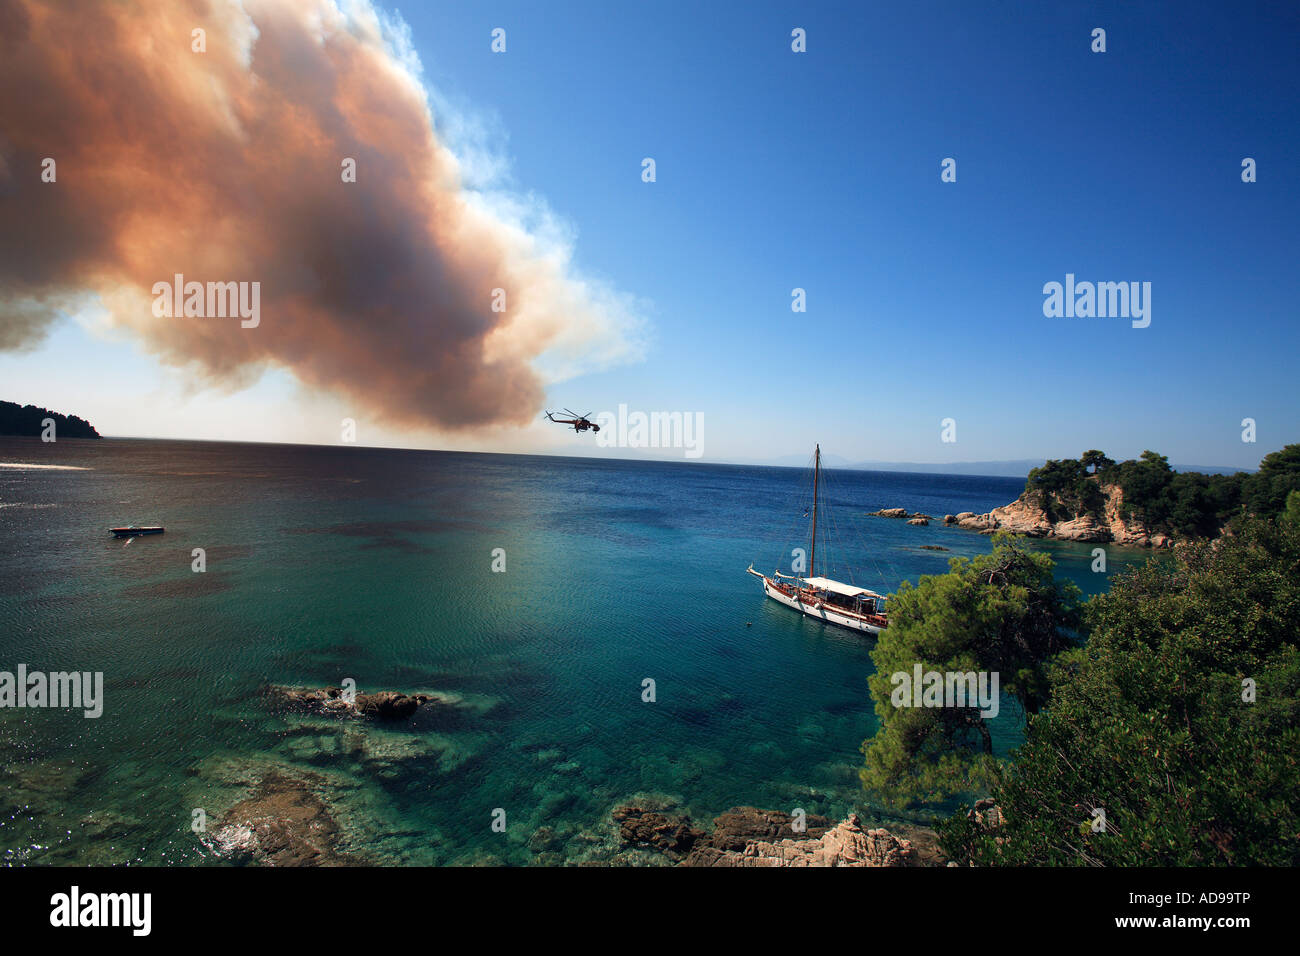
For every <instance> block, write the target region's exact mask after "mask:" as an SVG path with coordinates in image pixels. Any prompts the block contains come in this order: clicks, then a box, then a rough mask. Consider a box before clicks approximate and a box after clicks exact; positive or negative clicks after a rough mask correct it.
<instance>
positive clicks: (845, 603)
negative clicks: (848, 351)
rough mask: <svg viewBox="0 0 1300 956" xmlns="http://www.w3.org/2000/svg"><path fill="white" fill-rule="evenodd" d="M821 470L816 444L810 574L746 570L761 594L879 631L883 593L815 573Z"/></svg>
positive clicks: (817, 614)
mask: <svg viewBox="0 0 1300 956" xmlns="http://www.w3.org/2000/svg"><path fill="white" fill-rule="evenodd" d="M821 472H822V448H821V445H817V446H816V449H815V450H814V452H813V504H812V540H811V542H810V543H809V547H808V568H809V570H810V571H812V572H813V576H811V577H800V576H798V575H789V574H782V573H781V572H780V571H773V572H772V574H771V575H766V574H763V573H761V572H759V571H755V570H754V565H753V564H750V566H749V567H748V568H747V569H746V570H747V571H748V573H750V574H752V575H754V577H756V578H761V579H762V581H763V593H764V594H766V595H767V596H768V597H770V598H771V599H772V600H774V601H779V602H781V603H782V604H784V605H786V606H787V607H792V608H794V609H795V610H796V611H799V612H800V613H802V614H806V615H808V616H809V617H815V618H818V619H820V620H823V621H826V622H827V623H829V624H838V625H840V627H847V628H849V629H850V630H854V631H859V632H862V633H866V634H879V633H880V632H881V631H883V630H884V629H885V628H886V627H888V625H889V621H888V617H887V615H886V613H885V607H884V604H885V597H884V595H882V594H877V593H876V592H875V591H869V590H867V589H866V588H860V587H857V586H856V585H853V584H845V583H844V582H843V581H835V580H833V579H831V578H827V577H819V576H817V505H818V496H819V491H820V487H821Z"/></svg>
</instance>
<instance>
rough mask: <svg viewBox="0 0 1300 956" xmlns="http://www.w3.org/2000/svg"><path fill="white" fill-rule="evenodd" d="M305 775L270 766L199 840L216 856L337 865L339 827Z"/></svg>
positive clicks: (260, 861) (344, 861)
mask: <svg viewBox="0 0 1300 956" xmlns="http://www.w3.org/2000/svg"><path fill="white" fill-rule="evenodd" d="M310 782H311V781H310V778H307V777H294V776H290V775H289V774H287V773H281V772H278V771H274V772H272V773H269V774H267V775H266V777H265V778H263V780H262V782H261V785H260V787H259V788H258V790H257V792H256V793H254V794H253V795H252V796H251V797H248V798H247V799H245V800H241V801H240V802H239V803H237V804H235V805H234V806H233V807H231V808H230V809H229V810H227V811H226V813H225V814H224V815H223V816H222V817H221V821H220V822H219V823H218V825H217V826H216V827H215V828H214V829H213V830H212V831H211V833H210V835H209V836H208V837H206V838H205V839H204V841H203V842H204V843H205V844H207V846H208V847H209V848H210V849H211V850H212V851H213V852H214V853H216V854H218V855H219V856H222V857H225V858H226V859H228V860H231V861H232V862H235V863H255V864H260V865H263V866H342V865H345V864H347V863H349V862H354V861H351V860H349V859H348V858H347V857H346V856H344V855H343V854H341V853H339V852H338V850H337V846H338V840H339V828H338V825H337V823H335V821H334V818H333V816H332V815H331V814H330V812H329V810H328V808H327V807H326V806H325V802H324V801H323V800H321V798H320V797H319V796H317V795H316V793H315V792H314V791H313V790H312V789H311V786H310Z"/></svg>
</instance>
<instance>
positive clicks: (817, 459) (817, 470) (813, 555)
mask: <svg viewBox="0 0 1300 956" xmlns="http://www.w3.org/2000/svg"><path fill="white" fill-rule="evenodd" d="M821 474H822V446H821V445H820V444H818V445H817V446H816V450H815V451H814V452H813V519H812V547H811V548H809V549H808V550H809V552H810V553H809V555H808V570H809V572H810V573H811V574H812V576H813V577H816V576H817V485H818V483H819V480H820V478H821Z"/></svg>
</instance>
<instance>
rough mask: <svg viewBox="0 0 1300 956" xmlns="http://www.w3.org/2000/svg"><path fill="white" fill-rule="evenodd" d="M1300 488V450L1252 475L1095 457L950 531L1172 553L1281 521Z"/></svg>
mask: <svg viewBox="0 0 1300 956" xmlns="http://www.w3.org/2000/svg"><path fill="white" fill-rule="evenodd" d="M1298 488H1300V444H1296V445H1287V446H1286V447H1285V448H1283V449H1281V450H1280V451H1275V452H1273V453H1272V454H1270V455H1267V456H1266V457H1265V458H1264V460H1263V461H1261V462H1260V465H1259V470H1258V471H1256V472H1254V473H1249V472H1244V471H1239V472H1236V473H1235V474H1230V475H1206V474H1202V473H1201V472H1196V471H1182V472H1179V471H1174V470H1173V469H1172V468H1170V466H1169V461H1168V459H1166V458H1165V456H1164V455H1159V454H1156V453H1155V452H1153V451H1144V452H1143V453H1142V455H1141V457H1139V458H1137V459H1136V460H1134V459H1130V460H1129V461H1124V462H1119V463H1116V462H1115V461H1113V460H1112V459H1110V458H1107V457H1106V455H1105V454H1104V453H1102V452H1100V451H1097V450H1095V449H1094V450H1090V451H1086V452H1084V453H1083V455H1082V456H1081V457H1079V458H1078V459H1062V460H1060V461H1055V460H1050V461H1048V462H1047V463H1045V464H1044V465H1043V466H1042V467H1040V468H1034V469H1032V470H1031V471H1030V472H1029V478H1028V480H1027V481H1026V482H1025V490H1024V491H1023V492H1022V493H1021V495H1020V497H1019V498H1017V499H1016V500H1015V501H1013V502H1011V503H1010V504H1008V505H1004V506H1002V507H1001V508H994V509H993V510H992V511H990V512H988V513H987V514H982V515H980V514H974V513H972V512H969V511H967V512H963V513H961V514H956V515H945V516H944V519H943V520H944V524H948V525H956V526H957V527H960V528H966V529H968V530H971V531H979V532H981V533H984V534H994V533H996V532H998V531H1002V530H1006V531H1010V532H1011V533H1012V534H1020V535H1025V536H1028V537H1034V538H1059V539H1062V540H1065V541H1088V542H1093V541H1095V542H1113V543H1114V544H1120V545H1131V546H1137V547H1153V548H1167V547H1172V546H1173V545H1174V543H1175V542H1179V541H1188V540H1192V539H1196V538H1202V539H1204V538H1217V537H1219V536H1220V535H1222V534H1223V533H1224V532H1225V531H1226V530H1227V529H1228V528H1229V525H1230V524H1231V522H1232V521H1233V520H1234V519H1236V518H1238V517H1240V516H1242V515H1243V514H1251V515H1256V516H1259V517H1262V518H1275V517H1277V516H1278V515H1280V514H1281V513H1282V512H1283V511H1284V510H1285V509H1286V508H1287V505H1288V501H1287V499H1288V495H1289V494H1291V493H1292V492H1294V491H1295V490H1296V489H1298Z"/></svg>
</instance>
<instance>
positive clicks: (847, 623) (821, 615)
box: [750, 572, 881, 634]
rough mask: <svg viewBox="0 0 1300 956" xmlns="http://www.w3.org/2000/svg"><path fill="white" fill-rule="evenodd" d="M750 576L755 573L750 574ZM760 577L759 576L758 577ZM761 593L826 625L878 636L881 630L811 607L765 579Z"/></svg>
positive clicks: (830, 610)
mask: <svg viewBox="0 0 1300 956" xmlns="http://www.w3.org/2000/svg"><path fill="white" fill-rule="evenodd" d="M750 573H751V574H753V573H756V572H750ZM760 577H761V575H760ZM763 593H764V594H766V595H767V596H768V597H770V598H771V599H772V600H774V601H780V602H781V603H782V604H784V605H785V606H786V607H792V608H794V609H795V610H796V611H799V612H800V613H801V614H806V615H808V616H809V617H815V618H817V619H818V620H821V621H826V622H827V623H828V624H838V625H839V626H840V627H847V628H848V629H849V630H852V631H858V632H859V633H863V634H879V633H880V631H881V628H880V627H879V626H877V625H875V624H871V623H869V622H867V621H864V620H862V619H861V618H858V617H854V616H853V615H850V614H844V613H842V612H840V611H839V610H837V609H836V608H834V607H830V606H828V605H825V604H821V605H813V604H807V603H805V602H803V601H801V600H799V599H798V598H797V597H790V596H789V595H787V594H784V593H783V592H781V591H779V590H777V589H776V588H774V587H772V584H771V582H769V581H768V579H767V578H763Z"/></svg>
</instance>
